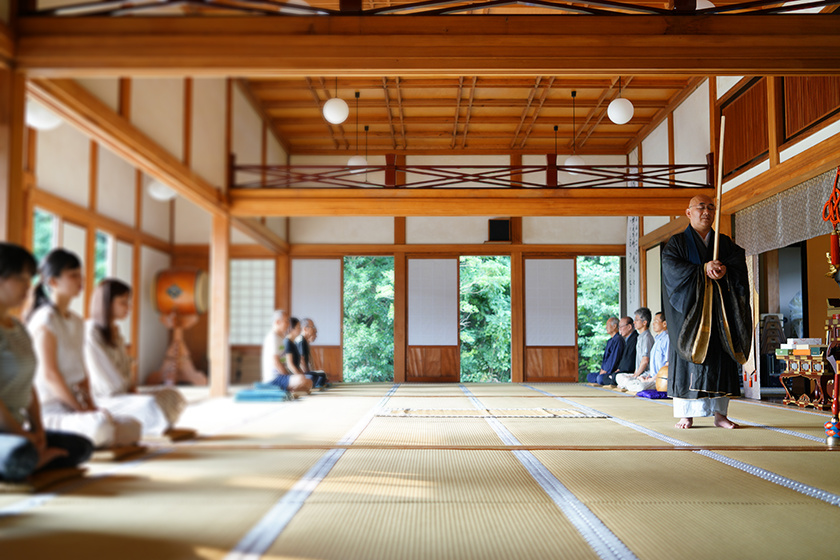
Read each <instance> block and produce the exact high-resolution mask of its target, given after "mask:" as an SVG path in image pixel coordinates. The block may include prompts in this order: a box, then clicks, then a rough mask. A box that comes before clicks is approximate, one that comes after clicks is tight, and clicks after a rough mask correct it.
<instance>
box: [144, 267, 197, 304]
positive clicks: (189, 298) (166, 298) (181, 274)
mask: <svg viewBox="0 0 840 560" xmlns="http://www.w3.org/2000/svg"><path fill="white" fill-rule="evenodd" d="M153 290H154V293H153V294H152V300H153V301H154V302H155V308H156V309H157V311H158V312H159V313H161V314H164V315H167V314H169V313H177V314H178V315H200V314H202V313H204V312H206V311H207V290H208V288H207V274H206V273H205V272H204V271H203V270H199V269H197V268H170V269H168V270H161V271H160V272H158V273H157V275H156V276H155V282H154V286H153Z"/></svg>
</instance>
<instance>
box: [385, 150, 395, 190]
mask: <svg viewBox="0 0 840 560" xmlns="http://www.w3.org/2000/svg"><path fill="white" fill-rule="evenodd" d="M396 163H397V154H385V187H386V188H393V187H396V186H397V167H396Z"/></svg>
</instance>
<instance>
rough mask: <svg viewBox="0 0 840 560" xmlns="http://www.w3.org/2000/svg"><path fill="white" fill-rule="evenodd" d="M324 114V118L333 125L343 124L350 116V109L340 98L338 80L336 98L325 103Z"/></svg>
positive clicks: (336, 82) (336, 80)
mask: <svg viewBox="0 0 840 560" xmlns="http://www.w3.org/2000/svg"><path fill="white" fill-rule="evenodd" d="M322 112H323V114H324V118H325V119H327V121H328V122H330V123H332V124H341V123H343V122H344V121H346V120H347V117H348V116H350V107H348V106H347V102H346V101H344V100H343V99H341V98H340V97H339V96H338V78H336V79H335V97H333V98H332V99H328V100H327V102H326V103H324V107H323V109H322Z"/></svg>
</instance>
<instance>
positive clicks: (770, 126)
mask: <svg viewBox="0 0 840 560" xmlns="http://www.w3.org/2000/svg"><path fill="white" fill-rule="evenodd" d="M784 110H785V108H784V101H783V99H782V78H779V77H774V76H768V77H767V136H768V153H769V158H770V167H776V166H777V165H779V163H780V158H779V156H780V154H779V152H780V150H779V146H781V145H782V143H783V142H784V139H785V131H784Z"/></svg>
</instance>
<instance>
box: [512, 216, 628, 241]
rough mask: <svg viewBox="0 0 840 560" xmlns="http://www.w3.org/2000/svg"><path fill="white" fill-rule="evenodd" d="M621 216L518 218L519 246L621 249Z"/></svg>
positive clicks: (623, 219)
mask: <svg viewBox="0 0 840 560" xmlns="http://www.w3.org/2000/svg"><path fill="white" fill-rule="evenodd" d="M626 237H627V218H626V217H624V216H557V217H554V216H534V217H524V218H522V242H523V243H526V244H527V243H532V244H539V243H550V244H560V245H574V244H586V245H589V244H594V245H612V244H620V245H623V244H624V243H625V241H626Z"/></svg>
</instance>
